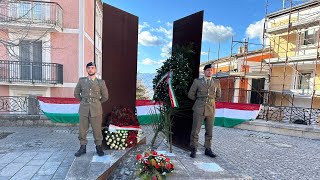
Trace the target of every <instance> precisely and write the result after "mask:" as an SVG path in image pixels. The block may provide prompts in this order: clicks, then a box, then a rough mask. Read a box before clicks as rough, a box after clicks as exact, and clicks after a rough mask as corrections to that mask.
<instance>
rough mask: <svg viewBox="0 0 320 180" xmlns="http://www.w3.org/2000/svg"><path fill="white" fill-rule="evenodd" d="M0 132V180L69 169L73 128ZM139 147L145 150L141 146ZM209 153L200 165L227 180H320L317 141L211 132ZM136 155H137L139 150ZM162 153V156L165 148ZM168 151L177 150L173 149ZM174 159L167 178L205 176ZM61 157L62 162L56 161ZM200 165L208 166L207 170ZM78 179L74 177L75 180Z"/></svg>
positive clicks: (121, 171)
mask: <svg viewBox="0 0 320 180" xmlns="http://www.w3.org/2000/svg"><path fill="white" fill-rule="evenodd" d="M146 127H147V126H143V129H144V130H145V131H144V132H145V134H146V136H147V143H148V144H149V143H150V140H151V138H152V136H153V132H152V129H151V128H149V129H148V128H146ZM149 127H150V126H149ZM0 131H1V132H13V134H10V135H9V136H7V137H6V138H4V139H0V180H4V179H10V178H12V177H14V176H16V177H17V176H18V175H19V173H21V172H22V171H25V168H27V167H28V168H31V167H29V166H41V167H42V166H43V165H44V164H45V163H47V160H48V159H49V158H51V160H53V161H52V162H50V163H54V162H55V161H54V160H59V162H60V165H59V167H57V168H55V169H56V171H55V173H54V174H51V173H49V172H50V170H47V171H45V170H43V169H42V170H43V172H48V174H50V175H40V174H37V173H38V171H39V170H40V169H41V167H40V168H39V169H38V171H37V172H36V173H34V175H33V176H32V178H33V179H41V180H43V179H62V178H61V177H63V176H65V175H64V174H65V173H66V171H67V170H66V169H69V167H70V166H71V164H72V162H73V159H74V157H73V154H74V152H75V151H77V150H78V148H79V142H78V139H77V134H76V133H75V132H76V131H77V128H74V127H68V128H67V127H49V128H48V127H0ZM199 137H200V138H199V143H200V144H203V142H204V129H202V130H201V131H200V135H199ZM91 140H92V138H91ZM143 147H144V148H147V146H143ZM88 149H89V150H90V151H88V152H91V153H92V155H91V156H92V157H93V156H94V152H95V150H94V145H93V144H91V145H90V147H88ZM212 149H213V151H214V152H215V153H216V154H217V155H218V157H217V158H215V159H214V160H210V161H209V162H207V161H205V160H206V159H204V161H203V162H200V163H215V164H217V165H219V166H220V167H221V168H223V169H224V171H227V173H229V174H227V175H230V176H234V177H244V178H245V177H247V175H248V176H250V177H252V178H253V179H259V180H260V179H268V180H269V179H271V180H278V179H308V180H319V179H320V178H319V177H320V171H319V167H320V156H319V152H320V141H319V140H312V139H306V138H298V137H291V136H284V135H276V134H271V133H262V132H255V131H248V130H241V129H233V128H222V127H214V129H213V142H212ZM140 150H141V151H143V149H140ZM164 150H165V151H167V149H165V148H164ZM174 151H177V150H175V149H174ZM203 151H204V150H201V149H199V151H198V157H197V158H196V159H198V158H199V159H202V158H206V156H204V155H203ZM25 153H26V154H28V153H29V154H31V155H33V154H35V153H37V154H36V155H35V156H34V157H33V158H32V159H31V160H30V161H29V162H25V161H26V160H24V161H23V162H22V163H15V162H19V160H18V158H19V157H20V156H22V157H23V156H24V154H25ZM136 153H138V152H135V153H133V154H132V155H130V158H129V159H128V161H129V160H130V161H132V165H130V166H128V163H124V165H123V166H119V167H118V169H117V170H116V171H117V172H116V173H117V174H115V175H114V176H113V177H114V178H113V179H117V180H119V179H123V178H126V177H128V176H124V175H126V174H130V173H131V172H133V171H134V170H135V166H134V163H135V155H136ZM175 154H178V153H175ZM180 154H181V156H182V157H180V158H179V157H174V156H172V159H173V161H174V162H175V164H179V163H180V164H181V168H178V169H177V171H174V173H172V174H171V175H169V177H171V176H172V177H175V175H174V174H175V173H178V174H180V176H179V177H175V178H176V179H179V178H180V179H184V177H185V179H187V177H189V178H190V179H192V178H193V176H194V175H195V174H197V173H198V171H196V170H195V169H199V172H203V171H206V170H208V169H205V168H204V169H205V170H204V169H203V167H201V166H200V167H199V162H195V161H194V162H193V161H192V160H191V158H190V157H189V152H181V153H180ZM52 156H53V157H52ZM63 156H64V158H62V157H63ZM25 158H27V157H25ZM175 158H177V159H175ZM188 158H189V159H188ZM180 159H182V160H180ZM199 159H198V160H199ZM37 160H39V161H41V163H38V164H36V163H35V162H36V161H37ZM91 160H92V159H91ZM198 160H197V161H198ZM14 161H15V162H14ZM59 162H57V163H59ZM48 163H49V162H48ZM184 164H188V165H189V166H191V167H193V168H194V169H191V170H189V169H188V167H189V166H186V167H184V166H183V165H184ZM200 165H201V164H200ZM206 165H208V166H210V167H211V166H213V165H212V164H206ZM195 167H196V168H195ZM192 170H194V171H192ZM200 170H202V171H200ZM20 171H21V172H20ZM31 171H32V170H31ZM191 172H192V173H191ZM211 173H213V172H211ZM44 174H45V173H44ZM202 174H205V173H200V175H202ZM221 174H222V173H221V172H220V175H221ZM215 175H219V172H218V173H215ZM222 175H225V174H222ZM203 176H204V175H203ZM216 177H218V176H216ZM80 178H81V177H78V178H77V179H80ZM203 178H206V177H203ZM129 179H130V178H129Z"/></svg>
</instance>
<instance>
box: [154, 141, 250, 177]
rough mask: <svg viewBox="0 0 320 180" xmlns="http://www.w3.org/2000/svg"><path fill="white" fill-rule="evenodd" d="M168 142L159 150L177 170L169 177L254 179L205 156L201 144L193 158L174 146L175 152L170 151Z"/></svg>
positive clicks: (188, 153)
mask: <svg viewBox="0 0 320 180" xmlns="http://www.w3.org/2000/svg"><path fill="white" fill-rule="evenodd" d="M168 149H169V148H168V146H167V144H166V143H164V142H163V143H162V144H161V145H160V146H159V147H158V149H157V151H158V152H159V153H163V152H164V155H166V156H168V157H169V158H170V159H171V161H172V162H173V164H174V165H175V170H174V171H173V172H172V173H170V174H169V175H168V176H167V179H168V180H170V179H173V180H177V179H234V180H236V179H248V180H249V179H252V178H251V177H250V176H247V175H243V174H240V173H238V174H236V173H234V172H232V170H231V171H230V170H229V169H228V167H227V166H224V164H223V162H221V161H220V162H219V161H218V160H217V159H218V157H217V158H210V157H208V156H205V155H204V154H203V153H204V147H203V146H199V148H198V152H197V156H196V158H191V157H190V156H189V155H190V152H188V151H185V150H183V149H180V148H178V147H175V146H174V147H173V149H172V150H173V152H172V153H169V152H168Z"/></svg>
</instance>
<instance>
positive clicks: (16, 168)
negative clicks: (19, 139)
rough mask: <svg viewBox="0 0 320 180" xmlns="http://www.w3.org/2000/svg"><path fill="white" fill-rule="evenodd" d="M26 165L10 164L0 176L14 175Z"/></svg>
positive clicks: (0, 172)
mask: <svg viewBox="0 0 320 180" xmlns="http://www.w3.org/2000/svg"><path fill="white" fill-rule="evenodd" d="M25 164H26V163H10V164H8V165H7V166H6V167H4V168H3V169H2V170H1V171H0V176H13V175H15V174H16V173H17V172H18V171H19V170H20V169H21V168H23V166H24V165H25Z"/></svg>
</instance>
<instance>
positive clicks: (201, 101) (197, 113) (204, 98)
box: [188, 64, 221, 158]
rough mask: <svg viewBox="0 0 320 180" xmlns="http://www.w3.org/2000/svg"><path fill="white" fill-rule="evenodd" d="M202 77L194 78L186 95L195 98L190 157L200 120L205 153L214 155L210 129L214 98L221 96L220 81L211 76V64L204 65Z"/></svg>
mask: <svg viewBox="0 0 320 180" xmlns="http://www.w3.org/2000/svg"><path fill="white" fill-rule="evenodd" d="M203 70H204V77H203V78H199V79H195V80H194V81H193V84H192V86H191V88H190V90H189V93H188V97H189V98H190V99H191V100H195V103H194V105H193V108H192V110H193V124H192V131H191V136H190V146H191V154H190V157H192V158H195V157H196V152H197V147H198V139H199V131H200V128H201V124H202V121H203V120H205V129H206V134H205V144H204V146H205V148H206V150H205V155H207V156H210V157H212V158H214V157H216V155H215V154H214V153H213V152H212V150H211V141H212V129H213V125H214V113H215V98H216V97H221V88H220V82H219V80H217V79H213V78H212V74H213V69H212V68H211V64H208V65H206V66H205V67H204V69H203Z"/></svg>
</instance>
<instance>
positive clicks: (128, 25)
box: [102, 4, 138, 124]
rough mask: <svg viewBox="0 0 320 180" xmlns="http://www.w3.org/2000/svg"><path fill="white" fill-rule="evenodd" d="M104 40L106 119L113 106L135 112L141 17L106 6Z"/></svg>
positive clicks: (103, 66) (103, 71) (104, 110)
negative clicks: (139, 19)
mask: <svg viewBox="0 0 320 180" xmlns="http://www.w3.org/2000/svg"><path fill="white" fill-rule="evenodd" d="M102 38H103V39H102V79H104V80H105V81H106V85H107V87H108V90H109V95H110V96H109V100H108V101H107V102H106V103H104V104H103V112H104V116H105V115H107V114H108V113H110V112H111V110H112V108H113V107H114V106H125V107H129V108H132V109H134V108H135V100H136V76H137V52H138V17H137V16H134V15H132V14H129V13H127V12H125V11H122V10H120V9H117V8H115V7H113V6H110V5H108V4H103V37H102ZM105 123H106V119H104V124H105Z"/></svg>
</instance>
